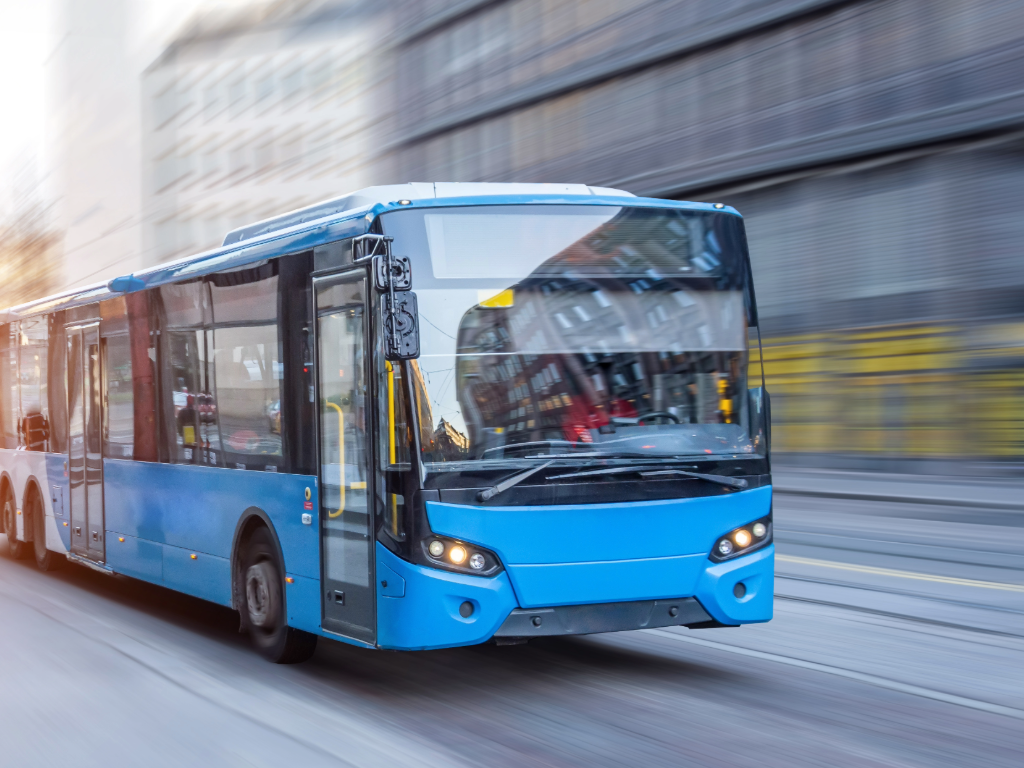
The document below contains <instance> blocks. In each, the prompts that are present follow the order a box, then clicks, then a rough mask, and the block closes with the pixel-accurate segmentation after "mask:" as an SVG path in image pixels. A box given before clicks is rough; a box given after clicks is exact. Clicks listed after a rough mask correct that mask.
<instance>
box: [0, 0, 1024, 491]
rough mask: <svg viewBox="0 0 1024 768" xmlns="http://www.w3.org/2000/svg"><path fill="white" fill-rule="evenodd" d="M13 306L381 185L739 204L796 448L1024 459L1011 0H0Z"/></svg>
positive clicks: (1015, 49)
mask: <svg viewBox="0 0 1024 768" xmlns="http://www.w3.org/2000/svg"><path fill="white" fill-rule="evenodd" d="M0 64H2V65H3V71H4V72H5V73H6V74H5V76H4V77H3V78H2V81H0V99H2V103H3V104H4V107H5V110H4V112H5V116H6V119H5V120H4V121H3V125H2V126H0V222H2V223H0V304H2V305H5V306H6V305H12V304H16V303H18V302H21V301H24V300H27V299H29V298H34V297H38V296H40V295H44V294H46V293H50V292H55V291H58V290H62V289H66V288H70V287H74V286H79V285H83V284H87V283H92V282H98V281H101V280H107V279H109V278H111V277H113V276H116V275H118V274H125V273H128V272H131V271H133V270H136V269H139V268H142V267H146V266H150V265H153V264H156V263H159V262H162V261H166V260H170V259H174V258H178V257H181V256H184V255H187V254H189V253H193V252H197V251H201V250H204V249H208V248H212V247H215V246H217V245H218V244H219V243H220V242H221V239H222V237H223V235H224V233H225V232H226V231H227V230H229V229H231V228H233V227H236V226H239V225H241V224H244V223H246V222H251V221H255V220H258V219H260V218H264V217H267V216H270V215H272V214H275V213H279V212H283V211H286V210H289V209H293V208H296V207H299V206H302V205H305V204H308V203H311V202H314V201H317V200H320V199H323V198H327V197H332V196H335V195H339V194H341V193H343V192H346V191H348V190H352V189H356V188H359V187H361V186H368V185H371V184H383V183H390V182H400V181H409V180H414V181H421V180H422V181H427V180H429V181H434V180H439V181H440V180H445V181H448V180H450V181H552V182H582V183H587V184H592V185H600V186H613V187H620V188H624V189H627V190H629V191H631V192H634V193H636V194H638V195H647V196H654V197H665V198H675V199H695V200H706V201H715V202H718V201H721V202H725V203H728V204H730V205H733V206H735V207H736V208H738V209H739V210H740V211H741V212H742V213H743V214H744V216H745V217H746V221H747V231H748V236H749V240H750V247H751V255H752V259H753V264H754V272H755V280H756V286H757V292H758V300H759V304H760V310H761V317H762V329H761V330H762V334H763V337H764V354H765V364H766V371H767V376H768V385H769V389H770V391H771V392H772V396H773V416H774V419H775V449H776V456H777V458H778V460H779V462H780V464H782V465H789V466H793V467H798V466H799V467H819V468H830V469H856V470H863V469H885V470H889V471H894V472H912V473H926V474H927V473H955V474H974V475H978V474H1007V473H1016V474H1019V473H1020V472H1021V469H1022V466H1024V465H1022V461H1021V453H1022V449H1024V259H1022V258H1021V255H1022V254H1021V245H1020V244H1021V242H1022V241H1024V215H1022V213H1024V93H1022V92H1021V90H1020V87H1021V86H1020V83H1021V82H1022V78H1021V75H1022V74H1024V7H1022V4H1021V3H1020V2H1018V1H1017V0H874V1H870V0H845V1H844V0H557V1H556V0H447V1H445V2H442V1H440V0H367V1H363V0H276V1H275V2H253V1H246V0H234V1H233V2H213V1H211V0H206V1H201V0H40V1H39V2H36V3H33V4H28V3H20V2H5V3H3V4H2V5H0Z"/></svg>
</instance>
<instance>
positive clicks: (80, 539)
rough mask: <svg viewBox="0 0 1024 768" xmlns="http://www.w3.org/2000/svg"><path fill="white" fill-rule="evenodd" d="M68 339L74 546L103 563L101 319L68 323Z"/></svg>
mask: <svg viewBox="0 0 1024 768" xmlns="http://www.w3.org/2000/svg"><path fill="white" fill-rule="evenodd" d="M67 341H68V349H67V369H66V370H67V376H68V484H69V486H70V493H69V495H68V500H69V504H70V511H71V552H72V553H73V554H76V555H79V556H80V557H85V558H88V559H89V560H94V561H96V562H101V563H102V562H104V560H105V559H106V557H105V551H106V550H105V543H106V542H105V541H104V525H103V448H102V445H101V431H100V430H101V425H102V424H103V414H102V397H101V394H100V393H101V389H100V387H101V383H100V364H101V363H100V328H99V325H98V324H96V323H92V324H90V325H81V326H76V327H72V328H68V329H67Z"/></svg>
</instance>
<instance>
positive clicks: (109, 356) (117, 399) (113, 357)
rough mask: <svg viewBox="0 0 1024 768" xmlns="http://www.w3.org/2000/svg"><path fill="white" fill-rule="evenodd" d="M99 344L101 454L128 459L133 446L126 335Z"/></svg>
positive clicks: (131, 455) (132, 408) (130, 368)
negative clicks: (102, 406) (101, 354)
mask: <svg viewBox="0 0 1024 768" xmlns="http://www.w3.org/2000/svg"><path fill="white" fill-rule="evenodd" d="M101 344H102V346H103V392H104V396H105V398H106V403H105V405H106V407H105V408H104V409H103V455H104V456H108V457H110V458H113V459H131V458H133V454H134V447H135V399H134V393H133V391H132V352H131V342H130V341H129V339H128V336H127V335H118V336H110V337H107V338H104V339H102V340H101Z"/></svg>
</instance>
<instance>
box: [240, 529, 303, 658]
mask: <svg viewBox="0 0 1024 768" xmlns="http://www.w3.org/2000/svg"><path fill="white" fill-rule="evenodd" d="M277 561H278V558H277V548H276V547H275V546H274V541H273V539H272V538H271V535H270V532H269V531H268V530H267V529H266V528H259V529H257V530H256V531H254V532H253V534H252V537H251V538H250V539H249V545H248V546H247V547H246V549H245V556H244V557H243V559H242V568H241V576H242V595H243V598H244V604H243V605H242V611H244V614H243V623H244V624H245V626H246V629H248V630H249V637H250V639H251V640H252V644H253V646H255V648H256V650H257V651H258V652H259V654H260V655H261V656H263V658H265V659H267V660H268V661H272V662H274V663H275V664H298V663H300V662H303V661H306V660H307V659H308V658H309V657H310V656H312V655H313V652H314V651H315V650H316V641H317V637H316V635H312V634H310V633H309V632H303V631H302V630H300V629H295V628H294V627H289V626H288V617H287V615H286V613H285V603H284V578H283V577H282V569H281V567H280V566H279V565H278V562H277Z"/></svg>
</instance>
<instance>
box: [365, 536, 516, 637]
mask: <svg viewBox="0 0 1024 768" xmlns="http://www.w3.org/2000/svg"><path fill="white" fill-rule="evenodd" d="M385 569H387V570H386V571H385ZM385 572H386V573H387V574H388V576H387V579H386V580H387V581H388V587H390V585H391V581H390V579H391V574H394V575H396V576H398V577H399V578H401V579H402V580H403V582H404V591H405V596H404V597H391V596H387V595H385V594H384V589H385V588H384V587H382V586H381V583H380V582H381V580H382V578H383V577H381V574H382V573H385ZM377 575H378V579H377V645H379V646H380V647H381V648H391V649H396V650H407V651H411V650H427V649H430V648H450V647H452V646H459V645H475V644H477V643H482V642H484V641H486V640H489V639H490V638H491V636H492V635H493V634H494V633H495V632H496V631H497V629H498V627H500V626H501V623H502V622H503V621H505V619H506V618H508V615H509V614H510V613H511V612H512V609H513V608H515V607H516V598H515V595H514V594H513V592H512V586H511V584H509V580H508V575H507V574H506V573H504V572H502V573H499V574H498V575H497V576H494V577H493V578H484V577H481V576H463V575H462V574H458V573H450V572H448V571H442V570H438V569H435V568H424V567H422V566H419V565H414V564H412V563H408V562H406V561H405V560H402V559H401V558H399V557H398V556H396V555H395V554H393V553H392V552H390V551H389V550H388V549H386V548H385V547H383V546H382V545H381V544H379V543H378V544H377ZM464 602H469V603H471V604H472V605H473V614H472V615H471V616H469V617H468V618H463V617H462V616H461V615H460V614H459V606H461V605H462V604H463V603H464Z"/></svg>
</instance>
